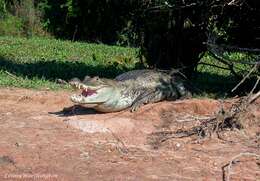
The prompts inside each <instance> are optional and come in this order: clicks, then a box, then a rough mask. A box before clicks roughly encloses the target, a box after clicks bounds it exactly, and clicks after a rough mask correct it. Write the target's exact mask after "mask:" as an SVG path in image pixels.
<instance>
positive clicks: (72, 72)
mask: <svg viewBox="0 0 260 181" xmlns="http://www.w3.org/2000/svg"><path fill="white" fill-rule="evenodd" d="M0 70H4V71H8V72H10V73H13V74H15V75H16V76H23V77H25V76H26V77H28V78H33V77H38V78H42V77H44V78H45V79H47V80H50V81H55V80H56V79H58V78H59V79H63V80H69V79H71V78H73V77H78V78H83V77H84V76H85V75H90V76H94V75H98V76H101V77H106V78H113V77H115V76H116V75H118V74H121V73H123V72H125V71H128V70H130V69H128V68H126V67H124V66H121V65H118V64H116V63H115V64H111V65H105V66H102V65H87V64H85V63H82V62H76V61H57V60H48V61H46V60H42V61H35V62H30V63H28V62H26V63H17V62H15V61H13V60H10V59H6V58H4V57H0Z"/></svg>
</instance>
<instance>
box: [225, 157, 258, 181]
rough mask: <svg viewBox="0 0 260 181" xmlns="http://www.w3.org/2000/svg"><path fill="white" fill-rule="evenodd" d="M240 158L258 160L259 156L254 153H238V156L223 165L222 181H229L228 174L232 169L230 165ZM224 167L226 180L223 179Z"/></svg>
mask: <svg viewBox="0 0 260 181" xmlns="http://www.w3.org/2000/svg"><path fill="white" fill-rule="evenodd" d="M242 156H254V157H258V158H260V155H257V154H255V153H250V152H244V153H239V154H238V155H236V156H234V157H233V158H232V159H231V160H230V161H229V163H228V164H226V165H224V166H223V167H222V170H223V181H229V180H230V172H231V169H232V165H233V164H234V163H235V160H236V159H238V158H239V157H242ZM225 167H227V178H225Z"/></svg>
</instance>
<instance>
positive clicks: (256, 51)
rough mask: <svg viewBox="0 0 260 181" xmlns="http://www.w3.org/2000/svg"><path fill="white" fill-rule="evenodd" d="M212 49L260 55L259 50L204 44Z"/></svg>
mask: <svg viewBox="0 0 260 181" xmlns="http://www.w3.org/2000/svg"><path fill="white" fill-rule="evenodd" d="M204 44H206V45H208V46H210V47H214V48H218V47H221V48H223V49H225V50H229V51H240V52H249V53H260V49H259V48H241V47H236V46H228V45H216V44H213V43H204Z"/></svg>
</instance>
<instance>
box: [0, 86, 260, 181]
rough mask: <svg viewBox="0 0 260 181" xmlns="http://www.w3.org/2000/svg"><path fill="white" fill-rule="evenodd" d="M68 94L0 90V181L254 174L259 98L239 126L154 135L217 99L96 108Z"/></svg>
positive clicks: (207, 112) (211, 110) (259, 140)
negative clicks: (175, 136)
mask: <svg viewBox="0 0 260 181" xmlns="http://www.w3.org/2000/svg"><path fill="white" fill-rule="evenodd" d="M70 94H71V93H70V92H66V91H57V92H53V91H48V90H46V91H34V90H27V89H16V88H1V89H0V180H19V181H21V180H26V181H27V180H44V181H45V180H58V181H60V180H62V181H63V180H64V181H88V180H91V181H93V180H109V181H110V180H111V181H112V180H116V181H118V180H119V181H121V180H122V181H125V180H131V181H132V180H133V181H138V180H141V181H143V180H144V181H145V180H205V181H206V180H223V179H224V180H228V179H229V180H250V181H251V180H260V158H258V157H257V155H259V154H260V101H259V100H258V101H257V102H256V103H254V104H252V105H251V106H250V107H249V108H248V112H247V114H246V115H245V117H244V120H245V123H246V124H245V129H243V130H233V131H225V132H223V133H221V138H218V137H217V136H216V135H215V134H213V135H212V136H211V137H207V138H204V139H202V138H198V137H196V136H193V137H189V138H179V139H169V140H167V141H164V142H158V141H156V140H158V138H156V134H152V133H156V132H160V131H171V130H177V129H184V128H185V127H186V126H187V125H189V124H198V123H199V122H200V120H202V119H203V118H207V117H210V116H213V115H214V114H215V113H216V112H218V110H219V109H220V107H221V105H223V104H222V103H221V102H220V101H217V100H210V99H200V100H199V99H190V100H179V101H175V102H160V103H156V104H150V105H146V106H144V107H142V108H141V109H140V110H138V111H137V112H134V113H130V112H129V111H128V110H126V111H122V112H116V113H107V114H101V113H96V112H94V111H93V110H88V109H84V108H83V107H79V106H74V107H72V106H73V104H72V103H71V102H70V101H69V98H68V97H69V95H70ZM225 102H226V103H225V106H226V107H228V106H230V104H231V103H232V100H226V101H225ZM236 157H237V159H235V158H236ZM232 159H233V160H234V162H232V163H231V164H230V167H229V166H228V164H229V162H230V161H232ZM228 177H229V178H228Z"/></svg>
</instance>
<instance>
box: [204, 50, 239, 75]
mask: <svg viewBox="0 0 260 181" xmlns="http://www.w3.org/2000/svg"><path fill="white" fill-rule="evenodd" d="M209 53H210V54H211V55H212V56H213V57H214V58H215V59H216V60H218V61H220V62H221V63H223V64H225V65H227V66H228V67H229V70H230V71H231V73H232V74H234V75H235V76H236V77H239V75H238V74H237V73H236V72H235V70H234V64H233V63H232V62H228V61H226V60H224V59H223V58H221V57H219V56H217V55H216V54H215V53H214V52H212V50H209Z"/></svg>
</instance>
